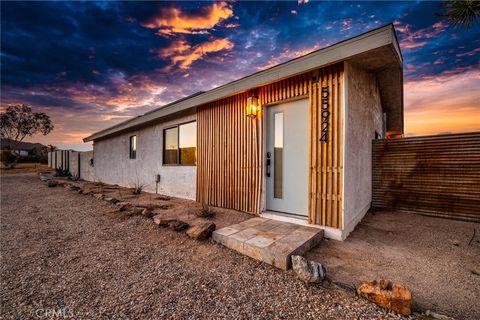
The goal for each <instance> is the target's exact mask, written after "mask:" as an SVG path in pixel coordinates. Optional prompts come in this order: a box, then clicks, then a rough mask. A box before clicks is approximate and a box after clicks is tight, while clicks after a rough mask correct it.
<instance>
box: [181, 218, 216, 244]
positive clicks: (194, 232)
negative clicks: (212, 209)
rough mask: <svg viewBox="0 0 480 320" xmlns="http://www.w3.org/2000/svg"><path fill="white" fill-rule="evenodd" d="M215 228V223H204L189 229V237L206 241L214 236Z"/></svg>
mask: <svg viewBox="0 0 480 320" xmlns="http://www.w3.org/2000/svg"><path fill="white" fill-rule="evenodd" d="M215 228H216V226H215V223H213V222H204V223H201V224H198V225H195V226H192V227H190V228H188V230H187V235H188V236H189V237H190V238H192V239H195V240H205V239H208V238H209V237H210V236H211V235H212V232H213V231H215Z"/></svg>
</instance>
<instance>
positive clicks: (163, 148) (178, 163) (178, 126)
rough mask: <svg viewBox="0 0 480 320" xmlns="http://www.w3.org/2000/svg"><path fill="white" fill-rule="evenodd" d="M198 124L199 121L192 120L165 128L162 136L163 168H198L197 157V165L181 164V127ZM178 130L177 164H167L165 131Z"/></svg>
mask: <svg viewBox="0 0 480 320" xmlns="http://www.w3.org/2000/svg"><path fill="white" fill-rule="evenodd" d="M193 122H197V120H190V121H186V122H181V123H178V124H176V125H172V126H168V127H165V128H163V131H162V135H163V145H162V166H166V167H196V166H197V157H196V156H195V163H194V164H181V163H180V126H182V125H185V124H189V123H193ZM174 128H176V129H177V163H165V150H166V149H165V137H166V135H165V131H167V130H169V129H174ZM196 136H197V131H195V150H197V142H198V140H197V137H196Z"/></svg>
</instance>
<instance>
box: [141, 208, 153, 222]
mask: <svg viewBox="0 0 480 320" xmlns="http://www.w3.org/2000/svg"><path fill="white" fill-rule="evenodd" d="M142 215H143V216H145V217H147V218H149V219H150V218H152V217H153V211H152V209H150V208H145V209H143V211H142Z"/></svg>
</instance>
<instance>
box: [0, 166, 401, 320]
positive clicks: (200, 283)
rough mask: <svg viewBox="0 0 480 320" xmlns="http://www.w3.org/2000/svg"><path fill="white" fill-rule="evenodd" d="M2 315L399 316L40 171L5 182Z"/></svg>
mask: <svg viewBox="0 0 480 320" xmlns="http://www.w3.org/2000/svg"><path fill="white" fill-rule="evenodd" d="M1 201H2V202H1V258H2V260H1V295H0V299H1V301H0V305H1V318H2V319H29V318H30V319H36V318H46V316H45V315H46V313H45V312H46V311H48V310H64V312H65V310H66V312H65V314H66V315H67V316H71V317H72V318H75V319H160V318H176V319H186V318H229V319H232V318H263V319H270V318H284V319H304V318H312V319H313V318H314V319H389V318H395V319H398V318H401V317H400V316H399V315H397V314H394V313H389V312H387V311H385V310H383V309H381V308H379V307H377V306H376V305H374V304H372V303H370V302H367V301H366V300H363V299H361V298H358V297H356V296H355V295H354V294H353V293H351V292H348V291H343V290H340V289H336V288H333V287H331V288H330V287H329V288H325V287H321V286H306V285H304V284H303V283H302V282H300V281H299V280H298V279H297V278H296V277H295V275H294V274H293V273H292V271H289V272H283V271H280V270H277V269H275V268H273V267H270V266H268V265H265V264H262V263H259V262H257V261H255V260H252V259H250V258H247V257H244V256H241V255H239V254H237V253H235V252H233V251H230V250H229V249H227V248H224V247H222V246H220V245H217V244H214V243H212V242H209V241H207V242H199V241H195V240H191V239H190V238H188V237H186V236H185V235H182V234H179V233H175V232H174V231H171V230H167V229H159V228H158V227H157V226H156V225H155V224H153V223H152V221H151V220H149V219H146V218H144V217H142V216H132V217H130V218H125V217H122V216H121V215H119V213H118V212H117V211H115V210H114V209H113V207H112V206H111V205H109V204H107V203H106V202H105V201H102V200H98V199H95V198H94V197H91V196H85V195H80V194H77V193H72V192H69V191H67V190H65V189H64V188H62V187H57V188H47V187H46V186H45V183H44V182H41V181H40V180H39V178H38V176H37V175H36V174H16V175H3V176H2V177H1Z"/></svg>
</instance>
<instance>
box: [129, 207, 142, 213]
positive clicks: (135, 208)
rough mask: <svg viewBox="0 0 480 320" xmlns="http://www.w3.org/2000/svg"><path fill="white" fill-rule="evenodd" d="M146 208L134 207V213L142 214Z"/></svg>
mask: <svg viewBox="0 0 480 320" xmlns="http://www.w3.org/2000/svg"><path fill="white" fill-rule="evenodd" d="M144 209H145V208H144V207H133V209H132V214H141V213H142V212H143V210H144Z"/></svg>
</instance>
